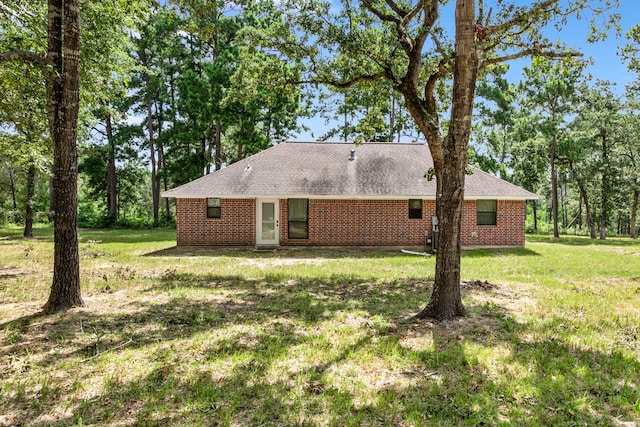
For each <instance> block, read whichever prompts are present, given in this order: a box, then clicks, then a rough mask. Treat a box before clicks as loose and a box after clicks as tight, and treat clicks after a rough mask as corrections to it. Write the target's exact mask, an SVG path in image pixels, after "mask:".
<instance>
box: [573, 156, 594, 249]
mask: <svg viewBox="0 0 640 427" xmlns="http://www.w3.org/2000/svg"><path fill="white" fill-rule="evenodd" d="M572 169H573V166H572ZM574 174H575V172H574ZM577 182H578V189H579V190H580V196H581V197H582V200H583V201H584V209H585V213H586V215H587V226H588V227H589V234H590V237H591V238H592V239H595V238H596V224H595V221H594V220H593V212H591V203H589V193H588V192H587V187H586V186H585V183H584V181H583V180H582V179H578V180H577Z"/></svg>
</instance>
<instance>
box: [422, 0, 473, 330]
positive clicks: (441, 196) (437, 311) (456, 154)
mask: <svg viewBox="0 0 640 427" xmlns="http://www.w3.org/2000/svg"><path fill="white" fill-rule="evenodd" d="M455 15H456V20H455V25H456V39H455V52H456V60H455V63H454V69H453V94H452V99H453V105H452V108H451V120H450V123H449V131H448V132H449V133H448V134H447V137H446V138H445V140H444V143H443V146H441V147H435V146H434V147H432V146H431V145H430V148H431V151H432V157H434V167H435V173H436V179H437V182H436V187H437V193H436V215H437V216H438V222H439V235H438V253H437V256H436V277H435V283H434V285H433V291H432V293H431V298H430V300H429V303H428V304H427V306H426V307H425V308H424V309H422V311H421V312H420V313H418V314H417V317H419V318H422V317H432V318H435V319H438V320H446V319H451V318H453V317H456V316H464V315H465V314H466V310H465V308H464V305H463V304H462V298H461V295H460V226H461V223H462V204H463V198H464V179H465V169H466V165H467V150H468V144H469V135H470V132H471V117H472V110H473V99H474V94H475V88H476V80H477V75H478V64H479V58H478V52H477V51H476V49H475V28H476V25H475V22H476V20H475V2H474V1H468V0H458V1H457V2H456V13H455ZM425 136H427V138H428V137H429V135H427V134H425ZM430 142H431V141H430ZM438 148H439V149H438Z"/></svg>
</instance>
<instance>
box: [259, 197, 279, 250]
mask: <svg viewBox="0 0 640 427" xmlns="http://www.w3.org/2000/svg"><path fill="white" fill-rule="evenodd" d="M263 203H273V210H274V212H273V215H274V222H275V239H273V240H265V239H263V238H262V204H263ZM278 245H280V200H279V199H257V200H256V246H278Z"/></svg>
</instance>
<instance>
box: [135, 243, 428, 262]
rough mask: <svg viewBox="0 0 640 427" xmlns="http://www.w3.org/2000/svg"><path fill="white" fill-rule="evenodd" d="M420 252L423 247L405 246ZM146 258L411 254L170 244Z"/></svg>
mask: <svg viewBox="0 0 640 427" xmlns="http://www.w3.org/2000/svg"><path fill="white" fill-rule="evenodd" d="M404 249H412V250H419V251H422V248H416V247H407V248H404ZM143 256H146V257H172V258H173V257H212V256H226V257H247V258H257V259H262V258H264V259H280V258H283V259H309V258H311V259H313V258H327V259H334V258H343V257H349V258H356V259H357V258H381V257H403V258H411V257H415V255H410V254H406V253H403V252H401V248H399V247H388V246H380V247H378V246H339V247H338V246H335V247H334V246H283V247H279V248H277V249H268V250H261V249H255V248H254V247H248V246H172V247H170V248H165V249H161V250H157V251H153V252H148V253H146V254H144V255H143Z"/></svg>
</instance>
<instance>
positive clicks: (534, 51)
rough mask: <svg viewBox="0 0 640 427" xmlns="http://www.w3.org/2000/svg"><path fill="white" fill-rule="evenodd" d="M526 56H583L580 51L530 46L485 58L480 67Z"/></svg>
mask: <svg viewBox="0 0 640 427" xmlns="http://www.w3.org/2000/svg"><path fill="white" fill-rule="evenodd" d="M526 56H543V57H545V58H555V59H557V58H568V57H580V56H583V55H582V53H580V52H575V51H568V52H554V51H549V50H547V51H545V50H542V49H541V48H538V47H532V48H530V49H525V50H522V51H520V52H516V53H512V54H510V55H504V56H499V57H497V58H491V59H487V60H485V61H484V62H483V64H482V67H484V66H486V65H491V64H498V63H501V62H506V61H513V60H514V59H518V58H524V57H526Z"/></svg>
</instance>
